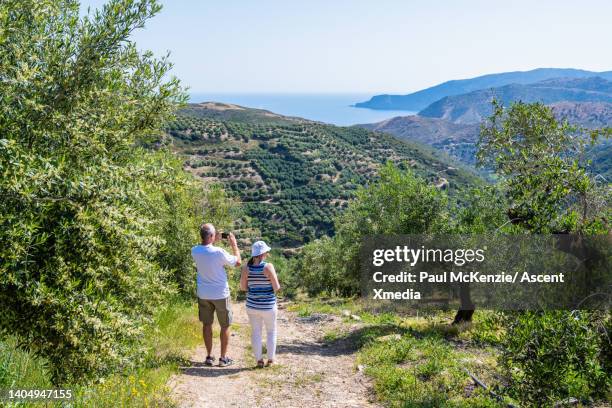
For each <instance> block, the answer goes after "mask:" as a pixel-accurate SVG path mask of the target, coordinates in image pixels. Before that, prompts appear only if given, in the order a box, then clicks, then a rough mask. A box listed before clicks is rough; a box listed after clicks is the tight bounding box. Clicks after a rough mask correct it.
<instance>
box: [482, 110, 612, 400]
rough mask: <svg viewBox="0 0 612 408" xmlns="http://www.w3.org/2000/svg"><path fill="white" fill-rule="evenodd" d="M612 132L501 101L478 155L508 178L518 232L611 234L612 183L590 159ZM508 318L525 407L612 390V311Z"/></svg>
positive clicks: (512, 363)
mask: <svg viewBox="0 0 612 408" xmlns="http://www.w3.org/2000/svg"><path fill="white" fill-rule="evenodd" d="M609 132H610V130H609V129H602V130H594V131H589V132H588V134H587V136H588V137H587V136H585V134H584V131H583V130H582V129H578V128H576V127H571V126H569V125H568V124H567V123H559V122H557V120H556V119H555V118H554V116H553V114H552V111H551V110H550V108H548V107H546V106H544V105H542V104H539V103H535V104H524V103H515V104H512V105H511V106H510V108H509V109H507V110H506V109H504V108H503V107H502V106H501V105H499V104H497V103H494V112H493V115H492V116H491V118H490V119H489V122H488V124H487V125H486V126H483V128H482V134H481V139H480V143H479V149H480V150H479V152H478V157H479V160H480V161H481V162H482V163H484V164H489V165H492V166H493V167H494V168H495V170H496V172H497V173H498V175H500V176H501V177H502V178H503V181H504V185H503V189H504V191H505V192H506V198H507V200H508V201H509V203H508V206H509V208H508V210H507V217H508V218H509V221H508V222H511V223H512V224H514V226H515V228H514V231H515V232H519V233H521V232H522V233H568V232H572V233H582V234H602V233H603V234H607V233H609V227H608V221H607V220H608V219H609V216H610V211H611V208H610V207H611V206H610V196H611V195H610V186H609V184H607V183H603V184H602V183H600V182H599V181H598V179H597V178H595V177H593V175H592V174H590V173H589V172H588V168H587V167H588V165H589V163H588V162H585V161H584V160H583V157H584V151H585V146H586V144H587V142H588V141H589V140H590V141H591V142H593V143H594V142H595V141H596V140H597V138H598V137H599V136H600V135H603V136H608V135H609ZM508 222H507V223H508ZM586 262H588V260H586ZM503 321H504V323H505V324H504V326H505V329H506V330H505V335H503V336H502V339H501V341H502V344H504V346H505V348H504V352H503V353H502V355H501V358H500V362H501V364H502V366H503V367H504V368H505V370H506V375H507V376H508V377H509V379H510V384H509V388H508V392H509V394H511V395H513V396H515V397H516V398H517V399H519V400H521V401H522V402H523V403H525V404H529V405H533V406H544V405H549V406H550V405H553V404H554V403H555V402H557V401H559V400H562V399H565V398H567V397H575V398H579V399H583V400H588V399H589V398H591V397H594V396H595V397H597V396H600V397H601V396H602V394H603V393H604V392H605V391H604V390H606V389H608V387H609V386H610V353H609V351H608V350H610V348H611V344H610V336H609V332H610V330H609V326H610V323H609V321H610V314H609V312H608V313H603V315H602V314H600V313H590V312H586V311H573V312H568V311H558V312H540V313H533V312H517V313H511V314H508V315H507V316H506V318H505V319H504V320H503Z"/></svg>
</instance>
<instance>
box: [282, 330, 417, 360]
mask: <svg viewBox="0 0 612 408" xmlns="http://www.w3.org/2000/svg"><path fill="white" fill-rule="evenodd" d="M409 331H410V330H408V329H405V328H402V327H399V326H396V325H391V324H384V325H373V326H364V327H360V328H358V329H356V330H352V331H351V332H348V333H345V334H344V335H340V337H338V338H335V339H333V340H327V341H326V340H323V339H322V340H320V341H318V342H302V341H293V342H291V343H286V344H279V345H278V346H277V347H276V349H277V352H278V353H283V354H284V353H289V354H303V355H304V354H305V355H320V356H337V355H343V354H353V353H354V352H355V351H357V350H359V349H360V348H361V347H363V346H364V345H365V344H367V343H369V342H370V341H373V340H375V339H377V338H379V337H383V336H386V335H391V334H398V333H399V334H404V333H406V332H409Z"/></svg>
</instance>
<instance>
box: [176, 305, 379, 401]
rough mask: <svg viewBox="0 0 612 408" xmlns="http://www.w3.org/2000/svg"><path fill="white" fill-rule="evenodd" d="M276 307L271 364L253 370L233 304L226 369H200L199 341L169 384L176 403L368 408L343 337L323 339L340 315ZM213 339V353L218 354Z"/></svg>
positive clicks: (242, 315) (240, 310) (363, 383)
mask: <svg viewBox="0 0 612 408" xmlns="http://www.w3.org/2000/svg"><path fill="white" fill-rule="evenodd" d="M285 307H286V304H280V305H279V315H278V340H277V343H278V345H277V356H276V361H277V365H276V366H274V367H270V368H264V369H255V368H253V367H254V365H255V360H254V358H253V357H252V354H251V349H250V327H249V323H248V318H247V315H246V311H245V307H244V303H235V304H234V305H233V311H234V323H235V324H236V325H237V326H238V327H237V329H235V330H234V331H233V335H232V338H231V340H230V353H229V355H230V356H231V357H232V358H233V359H234V360H235V362H234V365H233V366H231V367H226V368H220V367H206V366H204V364H203V362H204V359H205V357H206V350H205V348H204V345H202V346H200V347H198V348H197V349H196V351H195V353H194V355H193V356H192V358H191V360H192V364H191V366H190V367H184V368H182V370H181V371H182V372H181V374H179V375H176V376H174V377H173V378H172V379H171V380H170V382H169V386H170V388H171V390H172V398H173V400H174V401H176V402H177V404H178V405H179V406H180V407H296V408H299V407H308V408H314V407H374V406H376V405H375V404H374V403H372V402H371V401H370V399H372V396H371V392H370V390H369V384H368V381H367V378H366V377H364V375H363V374H362V373H361V372H359V371H357V370H356V369H355V363H354V358H355V356H354V353H355V350H354V349H353V347H351V344H350V343H349V342H348V341H336V342H333V343H325V342H323V341H322V337H323V336H324V334H325V333H326V332H328V331H330V330H333V329H336V328H338V327H339V326H340V325H341V324H342V322H341V320H340V318H338V317H334V316H328V315H313V316H311V317H308V318H300V317H298V316H296V314H295V313H292V312H289V311H287V310H286V308H285ZM218 347H219V343H218V339H217V338H215V346H214V354H215V355H216V356H217V357H218V353H219V352H218V350H219V348H218Z"/></svg>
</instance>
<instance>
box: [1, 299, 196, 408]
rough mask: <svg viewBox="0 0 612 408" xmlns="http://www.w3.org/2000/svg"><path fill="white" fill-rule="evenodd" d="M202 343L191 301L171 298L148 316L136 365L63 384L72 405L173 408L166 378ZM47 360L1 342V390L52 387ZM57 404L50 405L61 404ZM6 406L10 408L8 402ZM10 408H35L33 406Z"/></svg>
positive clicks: (14, 343)
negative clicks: (102, 376)
mask: <svg viewBox="0 0 612 408" xmlns="http://www.w3.org/2000/svg"><path fill="white" fill-rule="evenodd" d="M201 341H202V328H201V324H200V322H199V321H198V320H197V310H196V309H195V304H194V302H192V301H188V302H185V301H184V300H182V299H176V300H174V299H171V300H168V302H167V303H166V304H165V305H164V307H162V308H161V309H160V310H158V311H157V312H156V313H155V315H154V316H153V322H152V324H151V325H149V326H148V327H147V329H146V330H145V333H144V338H143V344H144V348H145V350H146V352H145V353H144V354H143V358H142V361H141V363H140V364H139V367H134V368H132V369H129V370H128V369H127V368H126V370H124V371H121V372H119V373H115V374H113V375H111V376H109V377H106V378H102V379H99V380H98V381H95V382H88V383H79V384H75V383H66V384H63V386H64V387H66V388H69V389H72V391H73V394H74V396H75V398H74V401H73V403H72V404H73V406H75V407H116V406H122V407H125V406H129V407H152V406H153V407H157V406H163V407H166V406H173V402H172V400H171V399H170V390H169V388H168V387H167V382H168V380H169V378H170V377H171V376H172V375H174V374H176V373H177V372H178V370H179V368H178V367H179V364H182V363H183V361H184V359H185V358H188V354H187V353H189V351H188V350H192V349H193V347H195V346H196V345H197V344H199V343H200V342H201ZM48 365H49V364H48V361H47V360H45V359H44V358H41V357H39V356H36V355H34V354H33V353H30V352H27V351H24V350H22V349H20V348H19V347H18V343H17V341H16V339H15V338H14V337H8V338H7V339H5V340H4V341H0V387H3V388H9V387H12V388H16V387H17V388H39V389H48V388H52V387H53V384H52V383H51V380H50V378H51V375H50V373H49V370H48ZM60 405H61V404H60V403H58V404H56V405H53V406H60ZM8 406H13V405H11V404H9V405H8ZM15 406H19V407H21V406H26V407H29V406H32V407H36V406H39V404H38V403H31V404H27V403H26V404H15Z"/></svg>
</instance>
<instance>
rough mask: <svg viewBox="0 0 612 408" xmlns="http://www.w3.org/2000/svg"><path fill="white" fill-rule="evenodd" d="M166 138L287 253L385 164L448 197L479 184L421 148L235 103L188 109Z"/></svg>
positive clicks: (316, 232)
mask: <svg viewBox="0 0 612 408" xmlns="http://www.w3.org/2000/svg"><path fill="white" fill-rule="evenodd" d="M220 112H222V113H220ZM221 115H223V116H221ZM211 117H212V118H211ZM220 118H229V119H220ZM247 118H248V120H247ZM167 133H168V136H169V137H168V141H169V142H170V143H172V145H173V147H174V149H175V150H176V151H177V152H179V153H180V154H182V155H184V157H185V162H186V168H187V169H188V170H189V171H190V172H192V173H193V174H195V175H196V176H197V177H199V178H201V179H202V180H203V181H204V182H208V183H210V182H219V183H222V184H223V185H224V186H225V188H226V189H227V190H228V191H231V192H233V193H234V194H235V195H236V196H237V197H238V198H239V200H240V201H241V202H242V204H243V207H244V210H245V213H246V214H247V215H248V216H249V217H250V218H251V219H250V220H249V223H250V224H251V225H255V226H256V227H258V228H259V229H260V230H261V231H262V233H263V235H264V236H265V237H266V238H268V239H270V240H271V241H272V242H274V243H275V244H277V245H279V244H280V245H282V246H284V247H295V246H300V245H301V244H303V243H304V242H308V241H309V240H311V239H313V238H315V237H319V236H321V235H323V234H329V233H332V232H333V231H332V228H333V226H332V217H333V215H335V214H336V213H337V212H339V211H341V210H342V209H343V208H345V207H346V205H347V200H349V199H350V198H351V197H352V196H353V194H354V192H355V190H356V189H357V187H358V186H360V185H364V184H366V183H368V181H369V180H371V179H372V178H373V177H376V174H377V169H378V168H379V166H380V165H381V164H383V163H384V162H385V161H387V160H391V161H393V162H395V163H397V164H398V165H401V166H404V167H410V168H412V169H414V171H415V172H416V173H417V174H419V175H421V176H423V177H425V178H426V179H428V180H430V181H431V182H432V183H435V184H437V185H438V186H439V187H440V188H445V189H448V190H449V191H450V192H451V193H453V192H456V191H457V190H459V189H462V188H464V187H465V186H467V185H468V184H472V183H478V182H480V181H479V179H478V178H477V177H476V176H475V175H474V173H472V172H470V171H469V170H467V169H466V168H463V167H461V166H460V165H457V164H456V163H452V162H450V161H449V159H448V158H445V157H444V156H442V155H440V154H438V153H437V152H435V151H434V150H433V149H431V148H429V147H425V146H423V145H419V144H416V143H410V142H409V143H405V142H402V141H399V140H397V139H396V138H394V137H392V136H390V135H387V134H381V133H375V132H371V131H368V130H365V129H361V128H356V127H336V126H332V125H325V124H322V123H318V122H311V121H307V120H304V119H298V118H287V117H283V116H280V115H275V114H271V113H270V112H267V111H261V110H253V109H248V108H244V107H236V106H235V105H227V104H219V103H216V104H211V103H207V104H199V105H190V106H189V107H188V108H187V109H185V110H183V111H181V112H180V113H179V115H178V117H177V119H176V121H174V122H173V123H170V124H169V125H168V128H167Z"/></svg>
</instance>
